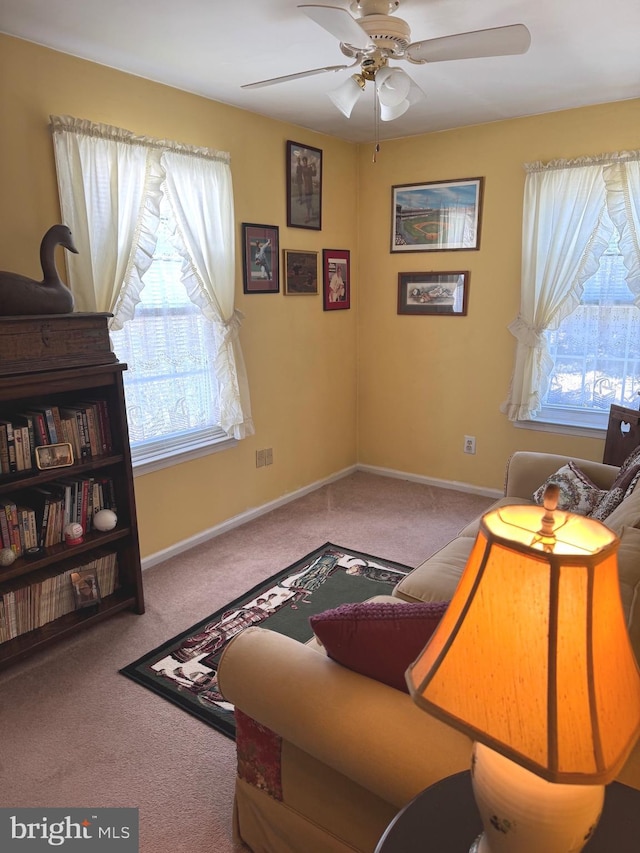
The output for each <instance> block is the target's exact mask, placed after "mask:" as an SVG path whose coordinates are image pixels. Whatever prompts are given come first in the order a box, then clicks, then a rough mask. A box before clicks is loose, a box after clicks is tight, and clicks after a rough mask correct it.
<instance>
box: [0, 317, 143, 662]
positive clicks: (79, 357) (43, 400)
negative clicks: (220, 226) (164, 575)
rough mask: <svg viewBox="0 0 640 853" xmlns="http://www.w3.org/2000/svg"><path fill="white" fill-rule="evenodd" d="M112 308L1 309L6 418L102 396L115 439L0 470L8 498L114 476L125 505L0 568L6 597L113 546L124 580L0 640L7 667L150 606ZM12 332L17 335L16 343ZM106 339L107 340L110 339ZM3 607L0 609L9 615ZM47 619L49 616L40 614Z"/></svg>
mask: <svg viewBox="0 0 640 853" xmlns="http://www.w3.org/2000/svg"><path fill="white" fill-rule="evenodd" d="M109 316H110V315H108V314H70V315H59V316H46V317H42V316H36V317H20V318H16V317H6V318H5V317H2V318H0V419H8V420H10V419H11V418H12V417H14V416H15V415H16V414H17V413H20V412H22V411H24V410H27V409H32V408H38V407H42V406H62V407H64V406H65V405H66V406H73V405H74V402H80V401H86V400H87V399H91V400H104V401H105V402H106V412H107V414H108V420H109V429H110V433H111V446H110V447H109V448H108V449H107V450H106V451H104V452H102V453H98V454H95V455H92V456H90V457H89V458H81V459H80V460H78V459H75V460H74V464H73V465H71V466H69V467H64V468H48V469H44V470H40V469H39V468H38V467H36V466H35V465H34V466H33V467H32V468H30V469H28V470H21V471H16V472H13V473H0V499H5V498H12V496H13V494H14V493H16V492H18V493H19V492H20V490H25V489H30V488H33V487H36V488H37V487H45V488H46V487H47V485H49V487H51V485H52V484H54V483H55V482H56V481H59V480H60V478H64V477H69V478H73V477H83V476H85V477H94V478H107V479H109V480H110V481H111V482H112V485H113V492H114V496H115V501H116V508H117V519H118V520H117V524H116V527H115V528H114V529H113V530H110V531H107V532H99V531H97V530H90V531H89V532H87V533H86V535H85V536H84V538H83V541H82V542H81V543H80V544H77V545H67V544H65V543H64V542H61V543H59V544H55V545H52V546H50V547H45V548H43V549H41V550H40V551H39V552H38V553H37V554H36V555H35V556H28V557H27V556H22V557H18V559H16V560H15V562H13V563H12V564H11V565H9V566H7V567H0V596H3V595H5V594H7V593H9V592H12V591H14V592H15V591H16V590H20V589H22V588H24V587H33V585H38V584H41V583H43V582H46V581H47V580H48V579H50V578H52V577H53V576H61V577H62V576H64V574H65V573H67V572H68V571H69V570H70V569H74V568H80V567H83V566H86V565H87V564H90V563H91V562H92V561H93V560H96V559H98V558H99V557H105V558H107V559H112V557H111V556H110V555H113V554H115V558H116V566H117V581H116V587H115V589H114V591H113V592H111V593H110V594H108V595H106V596H103V597H102V599H101V601H100V603H99V604H96V605H93V606H91V607H86V608H78V609H74V610H72V611H70V612H67V613H65V614H64V615H62V616H59V617H58V618H54V619H52V620H51V621H47V622H45V624H42V625H41V626H40V627H37V628H34V629H32V630H29V631H27V632H24V633H20V634H19V635H18V636H16V637H13V638H11V639H7V640H5V641H4V642H2V643H0V668H4V667H6V666H8V665H9V664H11V663H13V662H14V661H16V660H19V659H21V658H23V657H26V656H27V655H29V654H32V653H33V652H35V651H37V650H38V649H41V648H43V647H44V646H46V645H48V644H49V643H51V642H53V641H55V640H58V639H62V638H63V637H66V636H69V635H70V634H72V633H75V632H76V631H78V630H80V629H82V628H86V627H88V626H89V625H92V624H94V623H95V622H98V621H100V620H102V619H106V618H108V617H109V616H111V615H112V614H114V613H116V612H118V611H120V610H124V609H132V610H134V611H135V612H136V613H140V614H141V613H144V596H143V589H142V575H141V567H140V549H139V542H138V529H137V520H136V506H135V496H134V488H133V472H132V468H131V451H130V446H129V433H128V427H127V418H126V412H125V400H124V388H123V380H122V374H123V371H124V370H126V365H124V364H121V363H120V362H118V361H117V360H116V357H115V355H114V354H113V352H112V351H111V347H110V346H109V345H108V340H109V338H108V329H107V320H108V317H109ZM8 341H9V343H8ZM105 342H106V344H105ZM1 615H2V614H0V616H1ZM39 621H41V619H40V620H39Z"/></svg>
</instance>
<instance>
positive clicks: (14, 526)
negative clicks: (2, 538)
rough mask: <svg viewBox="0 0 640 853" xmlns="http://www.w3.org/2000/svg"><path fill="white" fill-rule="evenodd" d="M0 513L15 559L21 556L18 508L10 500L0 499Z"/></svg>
mask: <svg viewBox="0 0 640 853" xmlns="http://www.w3.org/2000/svg"><path fill="white" fill-rule="evenodd" d="M0 512H4V514H5V517H6V520H7V524H8V528H9V533H8V535H9V540H10V542H11V545H10V546H9V547H10V548H11V550H12V551H13V552H14V554H15V555H16V557H21V556H22V550H23V549H22V543H21V540H20V525H19V522H18V508H17V506H16V505H15V503H14V502H13V501H12V500H11V498H0Z"/></svg>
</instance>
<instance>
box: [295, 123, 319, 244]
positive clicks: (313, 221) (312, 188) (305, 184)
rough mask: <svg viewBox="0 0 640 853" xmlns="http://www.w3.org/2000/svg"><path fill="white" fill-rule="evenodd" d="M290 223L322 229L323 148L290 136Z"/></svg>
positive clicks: (301, 226) (300, 226)
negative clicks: (295, 139) (314, 146)
mask: <svg viewBox="0 0 640 853" xmlns="http://www.w3.org/2000/svg"><path fill="white" fill-rule="evenodd" d="M286 170H287V225H288V226H289V227H290V228H311V229H312V230H314V231H320V230H321V229H322V151H321V150H320V148H311V146H309V145H302V144H301V143H299V142H292V141H291V140H287V163H286Z"/></svg>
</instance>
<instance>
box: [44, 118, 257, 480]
mask: <svg viewBox="0 0 640 853" xmlns="http://www.w3.org/2000/svg"><path fill="white" fill-rule="evenodd" d="M51 127H52V131H53V140H54V152H55V157H56V170H57V174H58V189H59V193H60V206H61V210H62V215H63V218H64V221H65V223H66V224H68V225H69V227H70V228H71V230H72V232H73V233H74V234H75V235H76V238H77V240H76V241H77V242H79V245H78V248H79V249H80V253H79V254H78V255H74V256H73V257H72V258H70V259H69V262H68V270H69V280H70V285H71V288H72V290H73V293H74V296H75V297H76V310H78V311H98V312H104V313H109V314H112V315H113V317H112V319H111V320H110V323H109V325H110V330H111V333H112V341H113V345H114V349H115V352H116V354H117V355H118V358H119V359H120V360H122V361H124V362H126V363H127V365H128V367H129V370H128V371H127V372H126V373H125V375H124V382H125V389H126V395H127V416H128V419H129V428H130V438H131V443H132V455H133V461H134V465H135V466H136V467H137V468H138V470H140V466H141V465H142V464H144V465H145V468H147V470H148V467H147V466H151V465H153V467H160V466H161V465H163V464H171V462H172V461H175V456H176V455H177V454H181V455H182V456H183V458H184V454H188V456H187V458H189V457H192V456H194V455H200V454H201V453H203V452H211V451H212V450H214V449H220V448H221V447H222V446H228V444H229V443H230V442H232V441H233V440H234V439H241V438H244V437H245V436H247V435H251V434H253V432H254V428H253V421H252V419H251V406H250V401H249V391H248V382H247V377H246V371H245V367H244V360H243V357H242V350H241V347H240V341H239V334H238V333H239V329H240V325H241V321H242V315H241V314H240V313H239V312H238V311H237V310H236V309H235V305H234V293H235V275H236V265H235V240H234V235H235V217H234V206H233V189H232V181H231V169H230V165H229V155H228V154H225V153H224V152H219V151H212V150H210V149H207V148H197V147H192V146H188V145H184V144H182V143H178V142H169V141H167V140H159V139H151V138H148V137H143V136H138V135H136V134H133V133H132V132H131V131H128V130H123V129H121V128H116V127H110V126H109V125H101V124H94V123H92V122H89V121H86V120H83V119H75V118H72V117H70V116H52V117H51Z"/></svg>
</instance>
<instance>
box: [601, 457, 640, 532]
mask: <svg viewBox="0 0 640 853" xmlns="http://www.w3.org/2000/svg"><path fill="white" fill-rule="evenodd" d="M639 474H640V447H636V448H635V450H632V451H631V453H630V454H629V455H628V456H627V458H626V459H625V460H624V462H623V463H622V465H621V466H620V470H619V472H618V476H617V477H616V479H615V480H614V482H613V483H612V485H611V489H610V490H609V491H608V492H607V493H606V494H605V495H604V497H603V498H602V500H601V501H600V502H599V503H598V505H597V506H596V508H595V509H594V511H593V513H592V514H591V517H592V518H596V519H597V520H598V521H604V520H605V518H608V517H609V516H610V515H611V513H612V512H613V511H614V509H616V507H618V506H619V505H620V504H621V503H622V501H623V500H624V499H625V498H628V497H629V495H630V494H631V493H632V492H633V490H634V488H635V486H636V483H637V482H638V475H639Z"/></svg>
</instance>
